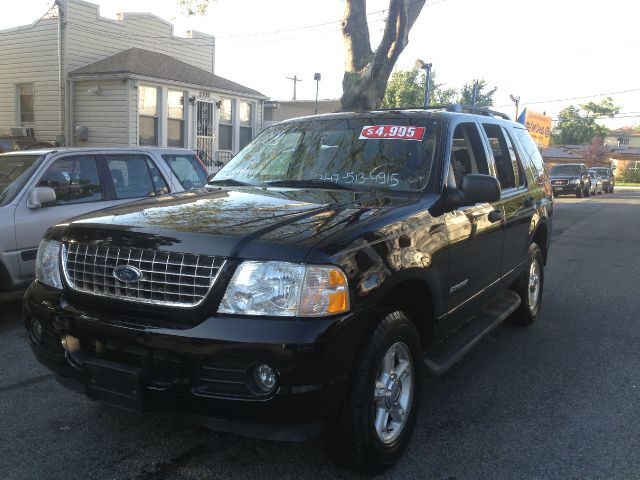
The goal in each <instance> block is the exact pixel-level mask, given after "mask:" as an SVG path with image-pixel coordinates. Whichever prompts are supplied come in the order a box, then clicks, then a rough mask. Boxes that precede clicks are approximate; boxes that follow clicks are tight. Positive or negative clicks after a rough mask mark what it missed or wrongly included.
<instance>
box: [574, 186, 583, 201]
mask: <svg viewBox="0 0 640 480" xmlns="http://www.w3.org/2000/svg"><path fill="white" fill-rule="evenodd" d="M583 196H584V190H583V189H582V185H579V186H578V187H577V188H576V198H582V197H583Z"/></svg>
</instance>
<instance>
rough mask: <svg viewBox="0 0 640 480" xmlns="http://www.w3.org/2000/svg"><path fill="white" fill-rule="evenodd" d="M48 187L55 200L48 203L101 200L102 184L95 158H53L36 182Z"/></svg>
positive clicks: (40, 185) (59, 203)
mask: <svg viewBox="0 0 640 480" xmlns="http://www.w3.org/2000/svg"><path fill="white" fill-rule="evenodd" d="M38 186H39V187H50V188H53V190H54V191H55V192H56V201H55V202H54V203H52V204H49V205H67V204H72V203H87V202H98V201H100V200H102V185H101V184H100V175H99V173H98V166H97V164H96V158H95V157H94V156H93V155H86V156H74V157H64V158H59V159H58V160H55V161H54V162H53V163H52V164H51V166H50V167H49V168H48V169H47V171H46V172H45V173H44V175H43V176H42V177H41V178H40V181H39V182H38Z"/></svg>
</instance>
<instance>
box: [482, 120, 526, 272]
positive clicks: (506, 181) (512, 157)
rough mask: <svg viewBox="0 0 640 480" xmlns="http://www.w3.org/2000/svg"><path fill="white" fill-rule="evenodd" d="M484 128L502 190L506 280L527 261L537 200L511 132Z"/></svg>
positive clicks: (484, 124) (491, 126) (484, 125)
mask: <svg viewBox="0 0 640 480" xmlns="http://www.w3.org/2000/svg"><path fill="white" fill-rule="evenodd" d="M482 128H483V130H484V132H485V138H486V141H487V144H488V145H489V147H490V151H491V156H492V157H493V161H494V164H495V168H496V172H495V176H496V177H497V179H498V181H499V182H500V188H501V189H502V195H501V197H500V199H501V202H502V208H503V210H504V248H503V253H502V266H501V275H502V276H503V277H507V276H509V275H510V274H511V273H513V272H515V271H516V270H517V269H519V268H520V267H521V266H522V264H523V263H524V261H525V254H526V252H527V249H528V247H529V245H528V241H529V226H530V225H531V220H532V218H533V215H534V213H535V198H534V197H533V196H532V195H531V193H530V192H529V189H528V186H527V178H526V177H527V176H526V172H525V170H524V168H523V165H522V159H520V158H519V156H518V153H517V152H516V149H515V147H514V141H513V139H512V138H511V136H510V135H509V133H508V132H507V131H506V130H505V128H504V127H503V126H501V125H499V124H494V123H489V122H482Z"/></svg>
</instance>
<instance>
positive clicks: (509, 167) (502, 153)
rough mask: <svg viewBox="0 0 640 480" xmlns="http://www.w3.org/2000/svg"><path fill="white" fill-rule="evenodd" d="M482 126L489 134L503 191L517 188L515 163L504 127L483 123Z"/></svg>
mask: <svg viewBox="0 0 640 480" xmlns="http://www.w3.org/2000/svg"><path fill="white" fill-rule="evenodd" d="M482 126H483V128H484V131H485V133H486V134H487V138H488V139H489V145H490V146H491V151H492V152H493V159H494V160H495V162H496V172H497V174H498V181H499V182H500V186H501V187H502V190H508V189H509V188H515V186H516V179H515V174H514V170H513V163H512V160H511V154H510V152H509V147H508V145H507V141H506V139H505V136H504V133H503V130H502V127H500V126H499V125H491V124H485V123H483V124H482Z"/></svg>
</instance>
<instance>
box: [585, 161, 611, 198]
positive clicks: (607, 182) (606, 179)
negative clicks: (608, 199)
mask: <svg viewBox="0 0 640 480" xmlns="http://www.w3.org/2000/svg"><path fill="white" fill-rule="evenodd" d="M590 170H593V171H594V172H596V173H597V174H598V175H600V178H601V179H602V190H604V193H613V188H614V187H615V186H616V177H615V176H614V175H613V173H612V172H611V169H610V168H604V167H594V168H591V169H590Z"/></svg>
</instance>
